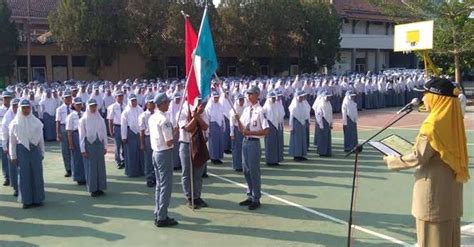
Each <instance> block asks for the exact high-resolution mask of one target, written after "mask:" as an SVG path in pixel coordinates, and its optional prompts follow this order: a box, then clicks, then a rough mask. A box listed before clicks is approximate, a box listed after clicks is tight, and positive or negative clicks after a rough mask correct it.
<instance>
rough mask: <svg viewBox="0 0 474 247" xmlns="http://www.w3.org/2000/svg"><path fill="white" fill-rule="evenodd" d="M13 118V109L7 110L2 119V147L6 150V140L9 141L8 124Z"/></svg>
mask: <svg viewBox="0 0 474 247" xmlns="http://www.w3.org/2000/svg"><path fill="white" fill-rule="evenodd" d="M14 118H15V113H14V112H13V109H10V110H8V111H7V112H6V113H5V115H4V116H3V118H2V147H3V148H4V150H7V149H8V139H10V134H9V133H10V123H11V122H12V121H13V119H14Z"/></svg>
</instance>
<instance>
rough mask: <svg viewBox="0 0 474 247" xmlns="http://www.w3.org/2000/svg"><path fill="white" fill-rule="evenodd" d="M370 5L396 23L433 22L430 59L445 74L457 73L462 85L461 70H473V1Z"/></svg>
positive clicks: (380, 2) (381, 1) (379, 1)
mask: <svg viewBox="0 0 474 247" xmlns="http://www.w3.org/2000/svg"><path fill="white" fill-rule="evenodd" d="M371 2H372V3H374V4H376V5H378V6H381V7H382V8H383V9H384V11H385V12H386V13H387V14H388V15H389V16H391V17H392V18H393V19H394V20H395V22H397V23H406V22H414V21H423V20H434V34H433V42H434V47H433V49H432V50H431V51H430V56H431V57H432V59H433V62H434V63H435V64H436V65H437V66H441V68H442V69H443V72H445V73H449V74H451V75H452V74H454V75H455V80H456V82H457V83H461V74H462V70H463V69H464V70H466V69H468V68H472V64H473V63H472V61H473V59H474V58H473V57H474V54H473V51H474V21H473V20H472V19H469V15H470V13H471V11H472V10H473V8H474V0H464V1H460V0H446V1H434V0H405V1H403V3H393V2H390V1H386V0H371ZM449 60H450V61H451V62H448V61H449Z"/></svg>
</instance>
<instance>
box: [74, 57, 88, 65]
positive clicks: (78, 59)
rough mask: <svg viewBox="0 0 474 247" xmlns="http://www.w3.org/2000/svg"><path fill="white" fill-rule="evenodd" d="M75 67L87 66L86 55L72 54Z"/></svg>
mask: <svg viewBox="0 0 474 247" xmlns="http://www.w3.org/2000/svg"><path fill="white" fill-rule="evenodd" d="M72 66H73V67H86V56H72Z"/></svg>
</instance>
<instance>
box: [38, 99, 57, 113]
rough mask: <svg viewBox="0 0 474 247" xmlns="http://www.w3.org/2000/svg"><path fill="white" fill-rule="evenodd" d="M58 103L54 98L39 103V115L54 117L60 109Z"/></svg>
mask: <svg viewBox="0 0 474 247" xmlns="http://www.w3.org/2000/svg"><path fill="white" fill-rule="evenodd" d="M57 103H58V102H57V101H56V99H54V98H53V97H52V96H51V98H46V97H45V98H44V99H42V100H41V101H40V102H39V115H40V116H41V117H42V116H43V113H48V114H49V115H50V116H52V117H54V115H55V113H56V109H57V108H58V104H57Z"/></svg>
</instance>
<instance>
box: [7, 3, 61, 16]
mask: <svg viewBox="0 0 474 247" xmlns="http://www.w3.org/2000/svg"><path fill="white" fill-rule="evenodd" d="M29 1H30V14H31V17H37V18H38V17H39V18H47V17H48V14H49V12H51V11H52V10H54V9H56V6H57V4H58V1H59V0H29ZM7 3H8V5H9V6H10V9H11V10H12V16H14V17H17V16H21V17H23V16H28V8H27V6H28V0H7Z"/></svg>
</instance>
